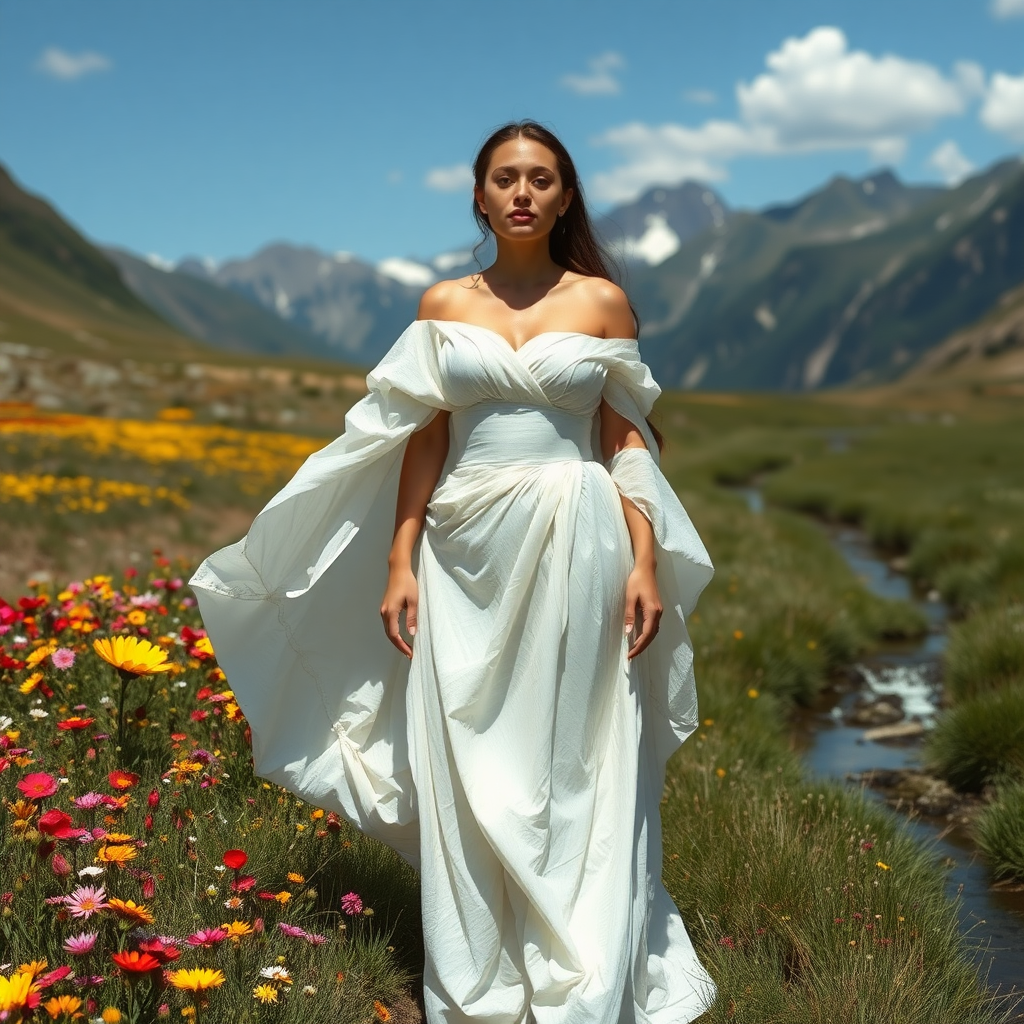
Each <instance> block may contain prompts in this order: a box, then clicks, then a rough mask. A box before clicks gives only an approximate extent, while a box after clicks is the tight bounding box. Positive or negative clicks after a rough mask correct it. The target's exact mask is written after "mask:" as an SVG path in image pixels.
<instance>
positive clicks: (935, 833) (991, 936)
mask: <svg viewBox="0 0 1024 1024" xmlns="http://www.w3.org/2000/svg"><path fill="white" fill-rule="evenodd" d="M730 490H733V491H734V492H735V493H737V494H739V495H741V496H742V497H743V498H744V500H745V501H746V503H747V507H748V508H749V509H750V511H751V512H754V513H755V514H760V513H761V512H762V511H763V510H764V498H763V495H762V493H761V491H760V489H759V488H757V487H737V488H730ZM822 529H823V530H825V532H826V534H827V536H828V538H829V540H830V541H831V543H832V545H833V546H834V547H835V548H836V550H837V551H838V552H839V553H840V554H841V555H842V556H843V558H844V559H845V561H846V563H847V565H849V567H850V568H851V569H852V570H853V573H854V575H856V576H857V577H858V578H859V579H860V580H861V582H862V583H863V585H864V586H865V587H867V589H868V590H870V591H871V592H872V593H873V594H877V595H878V596H879V597H886V598H896V599H900V600H904V601H910V602H911V603H912V604H914V605H916V606H917V607H918V608H919V609H920V610H921V611H922V612H923V613H924V614H925V616H926V617H927V620H928V624H929V629H928V632H927V633H925V635H924V636H923V637H921V638H918V639H915V640H910V641H900V642H887V643H885V644H883V645H882V646H881V647H880V648H879V649H877V650H875V651H873V652H872V653H871V654H870V655H868V656H867V657H865V658H863V659H862V660H861V661H859V662H857V663H856V664H855V665H853V666H851V670H850V673H849V680H848V681H847V682H845V683H844V682H843V681H841V680H840V681H837V683H836V684H835V685H833V686H830V687H828V688H827V689H825V690H824V691H823V692H822V693H821V695H820V698H819V700H818V702H817V703H816V704H815V706H814V707H812V708H808V709H804V710H803V711H802V712H800V713H799V714H798V716H797V718H796V720H795V722H794V742H795V743H796V745H797V747H798V749H799V750H800V751H801V753H802V754H803V757H804V761H805V763H806V764H807V766H808V768H809V769H810V770H811V772H812V773H813V774H815V775H817V776H819V777H825V778H829V779H837V780H840V781H846V782H848V783H849V784H851V785H860V784H862V783H861V781H860V778H859V776H860V774H861V773H864V772H871V771H876V772H881V771H898V770H900V769H908V768H910V769H913V768H920V767H921V761H920V755H921V734H918V735H917V736H908V737H905V738H902V739H888V740H885V739H883V740H878V741H872V740H871V739H870V738H869V739H865V731H866V730H867V729H868V728H870V725H856V724H850V719H851V716H853V715H854V714H855V712H856V710H857V709H858V708H859V707H861V706H863V705H864V704H865V703H866V702H868V701H875V700H878V701H889V702H891V703H892V704H893V705H895V707H897V708H902V715H901V716H900V718H901V719H902V723H903V724H906V723H914V722H920V723H921V724H922V725H923V726H924V729H925V730H927V729H928V728H929V727H930V726H931V725H932V723H933V721H934V716H935V714H936V711H937V709H938V706H939V700H940V696H941V688H942V678H941V656H942V652H943V650H944V649H945V646H946V639H947V634H946V629H947V623H948V617H949V612H948V609H947V608H946V606H945V605H944V604H943V602H942V601H941V599H940V598H939V595H938V594H937V593H935V592H932V593H931V594H929V595H928V597H927V598H926V599H924V600H922V599H921V598H920V597H919V596H918V595H917V594H915V593H914V590H913V588H912V587H911V585H910V582H909V581H908V579H907V578H906V576H904V575H902V574H900V573H898V572H894V571H893V570H892V569H891V568H890V566H889V565H888V563H887V562H885V561H884V560H883V559H881V558H879V556H878V555H877V554H876V552H875V551H874V550H873V548H872V546H871V544H870V542H869V541H868V539H867V537H866V535H865V534H864V533H863V531H861V530H858V529H856V528H853V527H850V526H832V525H823V526H822ZM911 728H913V726H912V725H911ZM865 791H866V792H867V793H868V794H870V795H871V796H872V797H874V798H875V799H877V800H879V801H882V800H884V799H885V796H884V795H883V794H882V793H879V792H878V791H877V790H875V789H872V788H870V787H865ZM906 822H907V827H908V829H909V830H910V832H911V834H912V835H913V836H914V837H915V838H916V839H918V840H919V841H921V842H922V843H923V844H924V845H926V846H927V847H928V848H929V849H930V850H931V851H932V852H933V853H934V854H935V856H936V857H937V858H938V859H939V861H940V863H943V862H944V863H945V864H946V865H947V866H948V874H947V876H946V890H947V893H948V894H949V895H950V896H951V897H958V903H957V906H958V912H959V917H960V928H961V932H962V933H963V934H965V935H966V936H967V937H968V940H969V942H970V944H971V946H972V947H973V948H974V951H975V958H976V962H977V964H978V968H979V971H980V973H981V975H982V977H987V980H988V985H989V987H990V988H992V989H996V990H998V991H999V993H1000V994H1006V993H1008V992H1011V991H1012V992H1015V993H1018V994H1022V995H1024V886H1021V887H1016V891H1015V889H1014V888H1013V887H1007V888H1000V887H998V886H993V885H992V882H991V878H990V876H989V873H988V870H987V867H986V865H985V863H984V860H983V858H982V856H981V854H980V853H978V852H977V850H976V849H975V847H974V845H973V843H972V842H971V840H970V837H969V835H968V834H967V833H966V831H965V830H964V829H963V828H962V827H958V826H956V825H953V826H951V825H950V824H949V821H948V820H947V818H946V816H945V813H942V814H939V815H936V816H934V817H932V816H929V815H920V814H913V815H911V816H909V817H908V818H907V819H906Z"/></svg>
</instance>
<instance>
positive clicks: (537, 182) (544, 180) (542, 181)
mask: <svg viewBox="0 0 1024 1024" xmlns="http://www.w3.org/2000/svg"><path fill="white" fill-rule="evenodd" d="M496 181H497V184H499V185H503V184H504V183H505V182H511V181H512V179H511V178H510V177H509V176H508V175H507V174H503V175H502V176H501V177H500V178H497V179H496ZM533 183H534V184H535V185H540V186H541V188H547V187H548V186H549V185H550V184H551V182H550V181H549V180H548V179H547V178H534V179H533Z"/></svg>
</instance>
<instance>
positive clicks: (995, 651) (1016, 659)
mask: <svg viewBox="0 0 1024 1024" xmlns="http://www.w3.org/2000/svg"><path fill="white" fill-rule="evenodd" d="M945 684H946V690H947V692H948V693H949V695H950V697H952V698H953V700H956V701H959V700H966V699H967V698H970V697H975V696H977V695H979V694H982V693H986V692H989V691H992V690H999V689H1001V688H1003V687H1006V686H1011V685H1014V684H1021V685H1024V603H1022V604H1017V603H1014V604H1010V605H1005V606H1003V607H999V606H997V607H994V608H987V609H985V610H984V611H979V612H978V613H977V614H976V615H973V616H971V617H970V618H969V619H967V620H966V621H965V622H962V623H960V624H958V625H956V626H954V627H953V628H952V629H951V630H950V636H949V648H948V650H947V652H946V674H945Z"/></svg>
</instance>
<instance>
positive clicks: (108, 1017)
mask: <svg viewBox="0 0 1024 1024" xmlns="http://www.w3.org/2000/svg"><path fill="white" fill-rule="evenodd" d="M100 1017H101V1018H102V1020H103V1024H121V1011H120V1010H119V1009H118V1008H117V1007H116V1006H108V1007H106V1008H105V1009H104V1011H103V1012H102V1013H101V1014H100Z"/></svg>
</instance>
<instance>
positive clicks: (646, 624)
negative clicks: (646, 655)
mask: <svg viewBox="0 0 1024 1024" xmlns="http://www.w3.org/2000/svg"><path fill="white" fill-rule="evenodd" d="M661 612H662V607H661V595H660V594H659V593H658V581H657V579H656V577H655V572H654V568H653V567H647V566H635V567H634V568H633V571H632V572H631V573H630V574H629V577H628V578H627V580H626V620H625V631H626V633H630V632H632V630H633V627H634V624H635V623H636V619H637V617H639V619H640V622H641V624H642V627H643V628H642V631H641V633H640V635H639V636H638V637H637V639H636V642H635V643H634V644H633V646H632V647H630V649H629V652H628V657H629V658H635V657H636V656H637V655H638V654H639V653H640V652H641V651H642V650H644V648H646V647H647V645H648V644H649V643H650V642H651V641H652V640H653V639H654V638H655V636H656V635H657V633H658V627H659V626H660V624H661Z"/></svg>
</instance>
